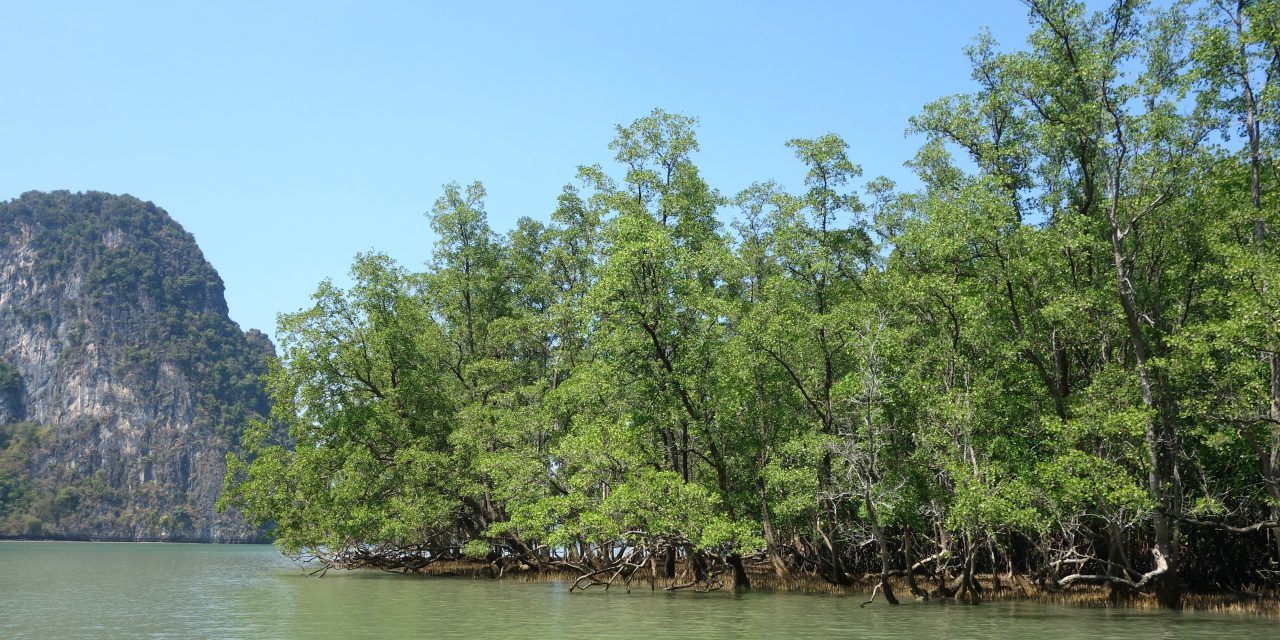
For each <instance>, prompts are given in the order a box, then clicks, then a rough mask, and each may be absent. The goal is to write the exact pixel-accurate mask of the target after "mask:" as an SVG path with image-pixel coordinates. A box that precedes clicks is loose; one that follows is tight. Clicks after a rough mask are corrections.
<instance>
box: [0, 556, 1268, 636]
mask: <svg viewBox="0 0 1280 640" xmlns="http://www.w3.org/2000/svg"><path fill="white" fill-rule="evenodd" d="M860 601H861V599H860V598H856V597H852V596H822V595H802V594H746V595H742V596H736V595H734V594H732V593H715V594H692V593H664V592H658V593H651V592H649V591H647V590H636V591H633V592H631V593H630V594H628V593H625V592H622V591H614V592H610V593H602V592H593V593H585V594H584V593H575V594H572V595H570V594H568V593H566V592H565V587H564V586H563V585H556V584H523V583H516V582H501V583H499V582H493V581H489V580H472V579H462V578H453V579H450V578H412V577H404V576H395V575H389V574H381V573H341V572H330V573H329V575H328V576H327V577H325V578H309V577H306V576H305V575H303V573H302V572H301V571H300V570H299V569H298V567H297V566H296V565H294V564H292V563H291V562H290V561H289V560H287V559H285V558H282V557H281V556H280V555H279V554H277V553H276V551H275V550H274V549H273V548H271V547H269V546H230V545H185V544H183V545H179V544H94V543H75V542H0V638H5V639H10V638H55V639H58V640H63V639H72V638H95V639H96V638H307V639H313V638H316V639H318V638H353V637H369V638H398V637H422V638H463V637H465V638H603V637H633V638H643V639H645V640H649V639H654V638H717V639H719V638H824V639H830V638H930V639H931V640H936V639H938V638H948V639H956V638H982V639H983V640H994V639H997V638H1037V637H1040V638H1043V637H1051V638H1053V639H1054V640H1068V639H1071V638H1082V639H1088V640H1101V639H1103V638H1136V637H1143V638H1222V637H1233V638H1240V639H1249V638H1272V637H1280V625H1278V624H1277V623H1275V622H1274V621H1267V620H1258V619H1249V618H1239V617H1232V616H1226V615H1208V614H1173V613H1161V612H1138V611H1110V610H1085V609H1073V608H1068V607H1056V606H1045V605H1032V604H1008V603H987V604H984V605H982V606H979V607H967V606H957V605H936V604H934V605H918V604H915V605H904V606H901V607H897V608H890V607H888V606H885V605H883V604H882V603H880V602H879V601H877V603H876V604H875V605H872V606H869V607H867V608H866V609H859V608H858V603H859V602H860Z"/></svg>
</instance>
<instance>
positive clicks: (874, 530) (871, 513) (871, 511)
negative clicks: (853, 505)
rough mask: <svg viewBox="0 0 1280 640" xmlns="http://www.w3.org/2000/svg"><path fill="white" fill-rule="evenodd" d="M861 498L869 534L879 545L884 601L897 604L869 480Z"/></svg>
mask: <svg viewBox="0 0 1280 640" xmlns="http://www.w3.org/2000/svg"><path fill="white" fill-rule="evenodd" d="M862 500H863V504H864V505H865V506H866V507H867V519H868V520H870V521H871V535H873V536H875V539H876V543H877V544H878V545H879V546H880V589H881V590H882V591H884V599H885V602H888V603H889V604H898V598H897V597H896V596H894V595H893V587H892V586H890V585H889V543H888V541H887V540H885V539H884V531H883V530H881V529H880V519H879V518H877V517H876V508H875V505H874V504H873V503H872V501H871V490H870V480H868V481H867V487H866V488H864V490H863V492H862ZM908 569H910V565H908Z"/></svg>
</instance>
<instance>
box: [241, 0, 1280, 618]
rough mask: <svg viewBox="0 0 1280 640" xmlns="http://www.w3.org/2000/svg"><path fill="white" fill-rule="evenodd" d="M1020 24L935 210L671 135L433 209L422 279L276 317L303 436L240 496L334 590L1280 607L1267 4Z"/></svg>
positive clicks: (380, 263)
mask: <svg viewBox="0 0 1280 640" xmlns="http://www.w3.org/2000/svg"><path fill="white" fill-rule="evenodd" d="M1028 6H1029V14H1030V19H1031V21H1032V22H1033V24H1034V27H1035V30H1034V33H1033V35H1032V36H1031V38H1030V40H1029V42H1028V44H1027V46H1026V47H1025V48H1023V49H1021V50H1016V51H1008V52H1006V51H1003V50H1001V49H1000V48H998V47H997V45H996V44H995V43H994V42H992V41H991V40H990V38H989V37H987V36H981V37H979V38H978V39H977V40H976V41H975V43H974V45H973V46H972V47H971V48H970V50H969V51H968V55H969V58H970V60H971V63H972V70H973V78H974V80H975V82H976V89H975V90H974V91H973V92H972V93H969V94H965V95H957V96H951V97H948V98H944V99H941V100H938V101H936V102H934V103H931V104H928V105H925V107H924V108H923V110H922V111H921V113H920V114H919V115H917V116H916V117H915V118H913V119H912V121H911V126H912V128H913V130H914V131H916V132H919V133H921V134H923V135H924V136H925V138H926V140H927V142H926V144H925V145H924V146H923V148H922V149H921V150H920V152H919V154H918V155H917V156H916V157H915V158H914V159H913V160H911V162H910V163H909V164H910V166H911V167H913V168H914V169H915V171H916V174H917V175H918V176H919V179H920V182H921V185H922V186H921V187H920V188H919V189H915V190H903V189H900V188H899V187H897V186H896V185H894V184H892V183H890V182H889V181H888V180H885V179H883V178H880V179H873V180H862V178H861V175H860V174H861V171H860V169H859V167H858V166H857V165H856V164H855V163H854V160H853V158H852V157H850V155H849V153H848V150H847V148H846V145H845V143H844V142H843V141H842V140H841V139H840V138H839V137H838V136H836V135H832V134H828V135H823V136H819V137H816V138H812V139H796V140H792V141H790V142H788V143H787V146H788V148H789V149H790V150H791V151H792V152H793V153H794V154H795V156H796V158H797V160H798V164H797V170H798V172H803V175H804V188H803V189H802V190H800V191H799V192H788V191H786V190H784V189H782V188H780V187H779V186H778V185H776V184H774V183H770V182H765V183H759V184H755V185H753V186H751V187H750V188H748V189H746V190H744V191H742V192H741V193H738V194H736V195H734V196H726V195H725V194H722V193H720V192H718V191H717V190H716V189H715V188H713V187H712V186H711V185H709V184H707V183H706V182H705V181H704V180H703V178H702V177H701V175H700V173H699V171H698V168H697V166H696V165H695V164H694V161H693V155H694V153H695V152H696V151H697V149H698V144H697V141H696V140H695V137H694V125H695V123H694V121H693V120H691V119H689V118H686V117H683V116H679V115H673V114H669V113H665V112H663V111H655V112H653V113H652V114H651V115H649V116H646V117H643V118H640V119H639V120H636V121H635V122H633V123H631V124H630V125H627V126H623V127H619V128H618V130H617V136H616V138H615V139H614V140H613V142H612V144H611V145H610V148H611V149H612V150H613V151H615V152H616V154H617V155H616V158H617V161H618V163H619V166H620V167H621V172H620V174H619V175H618V176H616V177H615V176H611V175H610V174H608V173H607V172H606V171H605V170H604V169H602V168H600V167H585V168H583V169H582V170H581V172H580V174H579V176H578V180H577V182H576V183H575V184H573V185H570V186H566V187H565V189H564V191H563V193H562V195H561V197H560V199H559V202H558V203H557V206H556V208H555V211H554V213H553V214H552V219H551V221H550V222H547V223H544V222H539V221H536V220H532V219H528V218H525V219H522V220H520V222H519V223H518V225H517V226H516V228H515V229H513V230H511V231H510V232H509V233H507V234H506V235H499V234H496V233H495V232H494V231H493V230H492V229H490V227H489V226H488V224H487V222H486V215H485V210H484V195H485V193H484V189H483V187H482V186H481V185H479V184H473V185H470V186H467V187H462V186H459V185H456V184H450V185H446V186H445V189H444V194H443V195H442V196H441V197H440V199H439V200H437V202H436V204H435V206H434V208H433V209H432V210H431V212H430V213H429V217H430V221H431V227H432V229H433V230H434V231H435V233H436V235H437V237H438V241H437V244H436V247H435V252H434V258H433V262H432V263H431V266H430V268H429V269H428V270H426V271H425V272H422V273H417V272H412V271H409V270H406V269H404V268H402V267H399V266H397V265H395V264H393V263H392V262H391V261H390V260H389V259H388V258H386V257H385V256H381V255H377V254H368V255H362V256H360V257H359V258H358V259H357V261H356V264H355V266H354V267H353V269H352V277H353V280H354V283H355V284H354V285H353V286H352V287H351V288H350V289H348V290H342V289H339V288H338V287H336V286H334V285H333V284H331V283H327V282H326V283H324V284H322V285H321V287H320V289H319V290H318V291H317V293H316V295H315V300H316V304H315V306H314V307H312V308H310V309H306V310H303V311H300V312H298V313H294V314H288V315H286V316H284V317H283V318H282V320H281V324H280V333H279V335H280V338H281V340H282V348H283V358H282V360H281V362H280V364H279V366H277V367H275V368H274V369H273V371H272V372H271V374H270V376H269V384H270V389H271V393H272V397H273V399H274V402H275V405H274V411H273V414H272V415H273V417H274V419H275V420H276V421H278V422H279V423H281V424H284V425H287V426H288V428H289V438H290V443H289V444H286V443H284V442H281V441H279V440H277V439H276V437H275V436H274V435H273V431H272V430H271V429H269V428H268V427H267V426H266V425H264V424H261V423H259V424H258V426H257V427H256V428H255V429H254V431H253V432H252V433H251V434H250V435H249V436H248V437H247V438H246V442H247V444H248V451H249V454H248V455H246V456H245V457H243V458H232V459H231V461H230V462H231V465H230V468H229V471H228V476H227V486H228V493H227V495H226V498H225V499H226V503H227V504H231V505H236V506H240V507H243V508H245V509H246V510H247V511H248V513H250V514H252V516H253V517H254V518H256V519H257V521H259V522H274V523H275V525H276V532H277V535H278V536H279V538H278V541H279V543H280V544H281V545H282V546H283V548H284V549H286V550H287V551H290V552H295V553H300V554H308V555H313V556H316V557H318V558H319V559H320V560H322V561H323V562H325V563H326V564H327V565H329V566H344V567H352V566H370V567H379V568H384V569H397V570H406V571H417V570H420V569H422V568H423V567H425V566H427V565H429V564H430V563H432V562H436V561H438V560H441V559H452V558H458V557H462V556H471V557H483V558H486V559H487V560H489V561H490V562H492V563H493V564H494V566H495V567H498V568H505V567H510V566H517V565H521V566H523V565H528V566H555V567H560V568H568V569H571V570H574V571H577V572H580V574H581V575H582V577H583V579H582V580H581V581H580V582H579V583H577V584H578V585H579V586H585V585H590V584H609V583H612V582H614V581H617V580H629V579H630V578H631V577H632V576H650V575H653V576H664V577H666V578H668V579H674V578H675V576H676V572H677V567H680V569H679V570H680V571H681V572H683V573H682V577H681V578H680V579H678V580H674V582H675V583H676V584H675V586H694V587H706V586H709V585H712V584H715V583H716V580H717V576H718V575H720V574H722V573H724V574H733V575H734V577H735V580H734V582H735V584H736V585H737V586H738V587H740V588H741V587H746V586H747V582H748V574H747V573H746V571H744V564H746V563H751V562H759V563H765V564H766V565H767V566H768V567H770V568H771V570H772V571H774V572H775V573H776V574H777V575H778V576H782V577H785V576H794V575H800V574H804V575H809V576H816V577H819V578H821V579H823V580H826V581H829V582H831V583H833V584H845V583H848V582H850V581H852V580H854V579H856V578H858V577H861V576H862V575H863V574H864V573H871V574H874V575H876V576H878V577H879V584H880V587H881V588H882V589H883V590H884V595H885V597H886V599H888V600H889V601H890V602H893V601H895V594H894V592H893V590H892V584H893V583H891V581H890V580H889V578H890V577H891V576H895V575H896V576H901V577H904V578H905V579H906V581H907V585H908V586H907V588H908V589H909V590H910V591H912V592H913V593H915V594H916V595H918V596H921V597H925V596H929V595H935V596H936V595H954V596H958V597H962V598H977V597H978V595H979V594H978V591H979V589H980V587H979V586H978V584H977V583H976V582H975V580H974V575H975V573H978V572H982V573H990V574H1006V575H1013V574H1018V575H1022V576H1027V577H1029V578H1030V579H1031V580H1032V581H1034V582H1035V583H1037V584H1038V585H1039V586H1040V587H1041V588H1044V589H1049V590H1053V589H1067V588H1071V587H1073V586H1076V585H1082V584H1105V585H1110V587H1111V588H1112V589H1114V590H1115V591H1116V592H1117V593H1124V592H1149V593H1151V594H1153V595H1154V596H1155V597H1156V598H1157V599H1158V601H1159V602H1160V603H1161V604H1162V605H1164V606H1171V607H1173V606H1178V604H1179V602H1180V599H1181V594H1182V593H1183V591H1184V590H1186V589H1247V588H1255V587H1259V586H1263V585H1271V586H1273V587H1274V585H1276V583H1277V581H1278V580H1280V573H1277V566H1278V564H1280V530H1278V527H1280V523H1278V521H1280V364H1278V359H1280V355H1278V349H1280V347H1278V346H1277V345H1280V298H1278V297H1277V294H1280V282H1278V281H1277V278H1280V250H1278V247H1277V242H1278V241H1280V232H1278V230H1280V217H1277V216H1278V214H1277V212H1278V211H1280V207H1277V204H1278V203H1277V194H1276V183H1277V174H1276V165H1275V152H1276V149H1277V146H1276V143H1277V138H1276V132H1277V127H1276V125H1277V123H1280V120H1277V119H1276V114H1277V108H1278V107H1280V85H1277V84H1276V82H1280V35H1278V32H1277V29H1278V28H1280V3H1277V2H1271V1H1265V2H1264V1H1257V2H1251V3H1249V2H1233V3H1202V4H1200V5H1194V6H1191V5H1186V4H1182V3H1175V4H1173V5H1171V6H1158V7H1153V6H1150V5H1148V4H1146V3H1141V2H1127V1H1117V2H1114V3H1112V4H1111V5H1109V6H1108V7H1107V8H1105V9H1104V10H1102V11H1100V12H1097V13H1090V12H1088V11H1087V10H1086V8H1085V7H1084V6H1083V4H1081V3H1077V2H1067V1H1061V0H1030V1H1029V2H1028ZM726 210H736V211H737V214H736V215H734V216H733V217H732V222H731V223H730V224H729V225H727V227H726V225H724V224H722V222H721V221H722V220H723V219H725V218H726V217H727V216H728V215H729V214H728V213H726Z"/></svg>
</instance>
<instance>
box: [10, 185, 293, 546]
mask: <svg viewBox="0 0 1280 640" xmlns="http://www.w3.org/2000/svg"><path fill="white" fill-rule="evenodd" d="M273 357H274V347H273V346H272V344H271V342H270V341H269V340H268V339H267V337H266V336H265V335H263V334H262V333H260V332H258V331H255V330H250V331H248V332H247V333H246V332H242V331H241V330H240V329H239V327H238V326H237V325H236V324H235V323H234V322H232V321H231V320H230V318H228V316H227V305H226V301H225V299H224V297H223V283H222V280H221V278H219V277H218V274H217V272H215V271H214V270H213V268H212V267H211V266H210V265H209V264H208V262H206V261H205V259H204V256H203V254H201V252H200V249H199V247H197V246H196V242H195V238H193V237H192V236H191V234H189V233H187V232H186V231H184V230H183V229H182V227H180V226H179V225H178V224H177V223H176V222H174V221H173V220H172V219H171V218H170V217H169V215H168V214H167V213H165V211H164V210H163V209H160V208H158V207H156V206H155V205H154V204H152V203H150V202H143V201H141V200H138V199H136V198H133V197H131V196H115V195H110V194H106V193H98V192H88V193H69V192H66V191H58V192H53V193H39V192H30V193H26V194H23V195H22V196H21V197H19V198H17V199H15V200H11V201H9V202H4V203H0V535H3V536H22V537H43V538H76V539H109V540H192V541H197V540H198V541H242V540H249V539H253V538H255V537H256V532H254V531H253V530H251V529H250V528H249V527H247V526H246V525H245V523H244V522H243V520H241V519H240V518H239V516H238V515H237V514H234V513H228V514H217V513H215V512H214V508H213V506H214V502H215V501H216V499H217V496H218V494H219V491H220V489H221V486H222V477H223V473H224V470H225V460H224V459H225V455H226V452H227V451H228V450H231V449H233V448H234V447H235V446H236V444H237V441H238V436H239V433H240V432H241V430H242V429H243V427H244V425H245V423H246V422H247V421H249V420H252V419H261V418H263V417H264V416H266V415H267V413H268V410H269V404H268V400H267V397H266V394H265V392H264V390H263V387H262V384H261V381H260V376H261V375H262V374H263V373H264V372H265V371H266V367H267V363H268V362H269V361H270V359H271V358H273Z"/></svg>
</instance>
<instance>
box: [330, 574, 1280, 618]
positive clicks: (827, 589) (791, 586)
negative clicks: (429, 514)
mask: <svg viewBox="0 0 1280 640" xmlns="http://www.w3.org/2000/svg"><path fill="white" fill-rule="evenodd" d="M333 570H334V571H380V570H378V569H341V568H334V569H333ZM685 571H686V568H685V567H684V566H683V563H682V564H681V565H680V568H679V570H678V571H677V572H676V577H675V578H665V577H658V578H656V579H653V578H652V576H651V575H650V574H649V573H648V572H647V571H637V572H636V574H633V577H632V579H631V580H630V581H623V580H621V579H619V580H617V581H615V582H614V583H613V584H612V585H611V586H610V587H609V588H608V589H606V588H605V586H603V585H591V586H588V587H586V588H585V589H582V590H584V591H585V590H622V591H624V592H630V591H631V590H645V591H647V590H653V591H677V590H690V591H698V592H705V591H706V590H705V589H694V588H688V589H683V588H679V586H680V585H687V584H688V582H687V575H685ZM386 573H396V574H403V575H406V576H410V577H420V578H465V579H473V580H474V579H483V580H505V581H511V582H527V583H532V582H551V583H560V584H564V585H566V586H567V587H569V589H570V590H571V591H572V590H573V586H572V585H573V584H574V583H575V582H576V581H578V579H579V578H580V577H581V574H579V573H576V572H574V571H572V570H570V569H567V568H560V567H542V568H541V569H539V568H538V567H534V566H528V567H527V568H508V569H506V570H505V571H501V573H500V575H495V574H498V571H497V570H496V569H495V568H494V566H493V565H492V564H490V563H487V562H484V561H479V560H475V561H473V560H441V561H437V562H434V563H432V564H429V565H427V566H426V567H423V568H422V569H420V570H417V571H412V572H409V571H386ZM747 573H748V575H749V577H750V579H751V589H750V590H751V591H757V592H760V593H807V594H829V595H841V596H851V597H866V596H867V595H868V594H870V593H872V590H873V589H874V587H875V585H876V584H877V583H878V582H879V579H880V577H879V576H878V575H874V574H868V575H864V576H863V577H861V578H860V579H858V580H856V581H855V582H854V584H852V585H849V586H840V585H833V584H831V583H829V582H827V581H825V580H823V579H821V578H817V577H815V576H811V575H793V576H789V577H787V578H780V577H778V576H777V575H775V574H774V573H773V572H772V571H771V570H769V569H768V568H767V567H760V566H754V565H749V566H748V567H747ZM974 579H975V581H976V582H977V583H978V584H979V586H980V588H981V597H980V599H979V600H978V601H977V602H969V601H966V600H963V599H956V598H954V597H931V598H929V599H928V600H923V599H921V598H917V597H916V596H913V595H912V594H911V591H910V587H909V585H908V584H907V581H906V579H905V578H903V577H893V578H890V583H891V584H892V586H893V589H894V591H895V592H896V593H897V594H898V599H899V600H900V601H901V602H902V603H904V604H926V603H928V604H932V603H937V604H955V605H964V606H979V605H981V604H982V603H984V602H1033V603H1041V604H1057V605H1066V606H1073V607H1083V608H1097V609H1133V610H1150V611H1155V610H1160V605H1159V602H1158V601H1157V600H1156V598H1155V596H1154V595H1151V594H1142V593H1134V594H1130V595H1127V596H1123V597H1114V596H1113V595H1112V594H1111V593H1110V591H1109V590H1108V589H1107V587H1105V586H1093V585H1075V586H1072V587H1068V588H1064V589H1062V590H1058V591H1045V590H1043V589H1040V588H1039V587H1037V586H1036V585H1035V583H1034V582H1033V581H1032V580H1031V579H1029V578H1027V577H1026V576H1021V575H1016V574H1015V575H1013V576H1008V575H998V576H992V575H991V574H975V575H974ZM718 580H719V585H717V586H716V588H714V589H712V590H711V591H724V592H733V591H734V587H733V580H732V578H731V577H730V576H729V575H722V576H719V577H718ZM917 582H918V583H919V584H920V585H921V586H924V587H926V588H929V587H934V586H936V584H935V583H934V582H932V581H928V580H926V579H925V576H920V578H919V579H918V580H917ZM926 583H927V584H926ZM864 606H866V607H887V606H893V605H889V604H887V603H886V602H885V601H884V600H883V598H880V597H876V598H874V601H869V602H867V603H865V604H864ZM1179 611H1180V612H1185V613H1221V614H1228V615H1240V616H1251V617H1265V618H1273V619H1278V620H1280V591H1259V592H1248V591H1246V592H1226V591H1224V592H1193V591H1187V592H1185V593H1184V594H1183V606H1182V608H1181V609H1180V610H1179Z"/></svg>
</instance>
